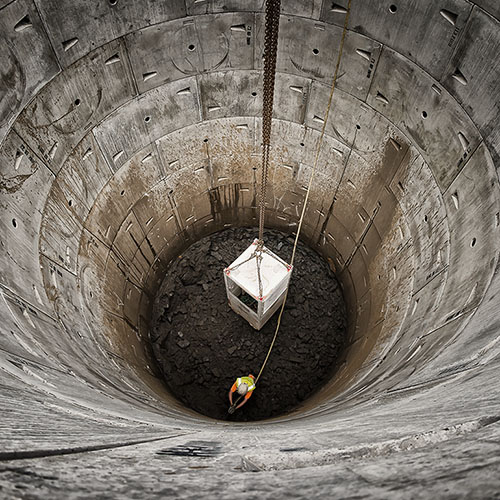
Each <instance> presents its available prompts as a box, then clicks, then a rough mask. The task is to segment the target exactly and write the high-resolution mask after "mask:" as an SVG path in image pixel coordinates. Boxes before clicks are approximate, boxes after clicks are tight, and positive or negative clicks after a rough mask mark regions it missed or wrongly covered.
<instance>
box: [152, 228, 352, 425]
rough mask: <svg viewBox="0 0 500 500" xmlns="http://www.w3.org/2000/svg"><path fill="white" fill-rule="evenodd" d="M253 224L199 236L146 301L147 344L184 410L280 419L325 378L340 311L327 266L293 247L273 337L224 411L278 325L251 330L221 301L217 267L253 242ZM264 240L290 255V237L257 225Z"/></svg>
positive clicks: (337, 342) (334, 352)
mask: <svg viewBox="0 0 500 500" xmlns="http://www.w3.org/2000/svg"><path fill="white" fill-rule="evenodd" d="M255 235H256V230H255V229H242V228H240V229H229V230H226V231H222V232H220V233H216V234H214V235H212V236H209V237H207V238H204V239H202V240H200V241H198V242H197V243H195V244H194V245H192V246H191V247H189V248H188V249H187V250H186V252H184V253H183V254H182V255H181V256H179V257H178V258H177V259H176V260H175V261H173V262H172V263H171V265H170V267H169V269H168V272H167V275H166V277H165V279H164V281H163V283H162V285H161V287H160V291H159V293H158V296H157V298H156V301H155V306H154V311H153V319H152V328H151V341H152V344H153V350H154V353H155V356H156V358H157V361H158V365H159V367H160V369H161V371H162V372H163V375H164V377H165V381H166V384H167V386H168V388H169V389H170V391H171V392H172V394H173V395H175V396H176V397H177V398H178V399H179V400H180V401H182V402H183V403H184V404H185V405H186V406H188V407H190V408H192V409H194V410H195V411H197V412H199V413H202V414H203V415H207V416H209V417H212V418H216V419H228V420H235V421H249V420H260V419H265V418H270V417H274V416H279V415H282V414H284V413H286V412H288V411H290V410H292V409H293V408H295V407H297V406H298V405H299V404H300V403H301V402H302V401H304V400H305V399H307V398H308V397H309V396H311V395H312V394H313V393H314V392H316V391H317V390H318V389H319V388H320V387H321V386H322V385H323V384H324V383H325V382H326V381H327V380H328V379H329V378H330V377H331V376H332V374H333V371H334V370H335V362H336V359H337V358H338V355H339V353H340V350H341V348H342V346H343V344H344V340H345V333H346V313H345V305H344V301H343V297H342V293H341V290H340V287H339V285H338V282H337V280H336V278H335V276H334V275H333V273H332V271H331V270H330V268H329V267H328V265H327V263H326V262H325V261H324V260H323V259H322V258H321V257H319V255H318V254H316V253H315V252H314V251H312V250H310V249H309V248H307V247H305V246H304V245H301V244H299V247H298V249H297V255H296V258H295V266H294V267H295V269H294V271H293V275H292V280H291V285H290V291H289V294H288V300H287V306H286V308H285V312H284V314H283V318H282V322H281V327H280V333H279V334H278V338H277V340H276V344H275V346H274V349H273V351H272V353H271V356H270V358H269V361H268V363H267V366H266V368H265V370H264V373H263V375H262V377H261V379H260V381H259V383H258V386H257V388H256V389H255V391H254V393H253V395H252V397H251V398H250V400H249V401H248V403H247V404H246V405H245V406H244V407H243V408H241V409H239V410H237V411H236V413H234V414H233V415H230V416H229V415H228V413H227V410H228V406H229V403H228V397H227V395H228V391H229V388H230V387H231V385H232V384H233V382H234V381H235V379H236V378H237V377H239V376H245V375H248V374H249V373H252V374H253V375H255V376H257V373H258V372H259V370H260V367H261V365H262V363H263V361H264V358H265V356H266V354H267V350H268V349H269V346H270V343H271V340H272V337H273V335H274V331H275V328H276V323H277V316H278V314H277V313H276V314H275V315H274V316H273V317H272V318H271V319H270V320H269V322H268V323H267V324H266V325H265V326H264V327H263V328H262V330H260V331H259V332H258V331H256V330H254V329H253V328H252V327H251V326H250V325H249V324H248V323H247V322H246V320H244V319H243V318H242V317H240V316H238V315H237V314H236V313H234V312H233V311H232V310H231V309H230V307H229V305H228V302H227V297H226V290H225V287H224V278H223V269H224V268H225V267H227V266H228V265H229V264H231V262H233V261H234V259H236V257H238V256H239V255H240V254H241V253H242V252H243V251H244V250H245V249H246V248H247V247H248V246H249V245H250V243H251V242H252V241H253V239H254V238H255ZM265 244H266V246H267V247H268V248H270V249H271V250H272V251H273V252H275V253H277V254H278V255H279V256H280V257H282V258H283V259H284V260H287V261H288V260H289V259H290V256H291V250H292V247H293V239H292V238H291V237H287V236H286V235H283V234H282V233H279V232H277V231H266V233H265Z"/></svg>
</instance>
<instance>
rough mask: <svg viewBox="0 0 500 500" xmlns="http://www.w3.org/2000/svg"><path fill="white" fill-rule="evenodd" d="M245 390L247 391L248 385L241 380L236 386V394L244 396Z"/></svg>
mask: <svg viewBox="0 0 500 500" xmlns="http://www.w3.org/2000/svg"><path fill="white" fill-rule="evenodd" d="M247 392H248V385H247V384H245V382H242V383H241V384H240V385H239V386H238V394H241V395H242V396H244V395H245V394H246V393H247Z"/></svg>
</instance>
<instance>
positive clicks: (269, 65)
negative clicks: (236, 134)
mask: <svg viewBox="0 0 500 500" xmlns="http://www.w3.org/2000/svg"><path fill="white" fill-rule="evenodd" d="M280 10H281V0H266V26H265V34H264V93H263V98H262V168H261V175H262V177H261V185H260V213H259V242H260V246H261V247H262V245H263V239H264V215H265V209H266V190H267V177H268V169H269V150H270V148H271V124H272V119H273V102H274V80H275V75H276V55H277V52H278V31H279V24H280Z"/></svg>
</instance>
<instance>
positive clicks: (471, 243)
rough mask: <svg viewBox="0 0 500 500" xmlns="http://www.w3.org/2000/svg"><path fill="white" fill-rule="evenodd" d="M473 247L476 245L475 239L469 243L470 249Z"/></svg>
mask: <svg viewBox="0 0 500 500" xmlns="http://www.w3.org/2000/svg"><path fill="white" fill-rule="evenodd" d="M475 245H476V238H472V240H471V242H470V246H471V248H473V247H474V246H475Z"/></svg>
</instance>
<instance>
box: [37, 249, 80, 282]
mask: <svg viewBox="0 0 500 500" xmlns="http://www.w3.org/2000/svg"><path fill="white" fill-rule="evenodd" d="M40 255H43V256H44V257H45V258H46V259H48V260H50V262H52V264H54V265H55V266H57V267H59V268H61V269H64V270H65V271H66V272H67V273H69V274H72V275H73V276H74V277H75V278H77V277H78V275H77V273H76V272H73V271H70V270H69V269H67V268H65V267H63V266H61V264H59V263H58V262H57V261H55V260H54V259H52V258H51V257H49V256H48V255H46V254H44V253H43V252H40Z"/></svg>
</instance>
